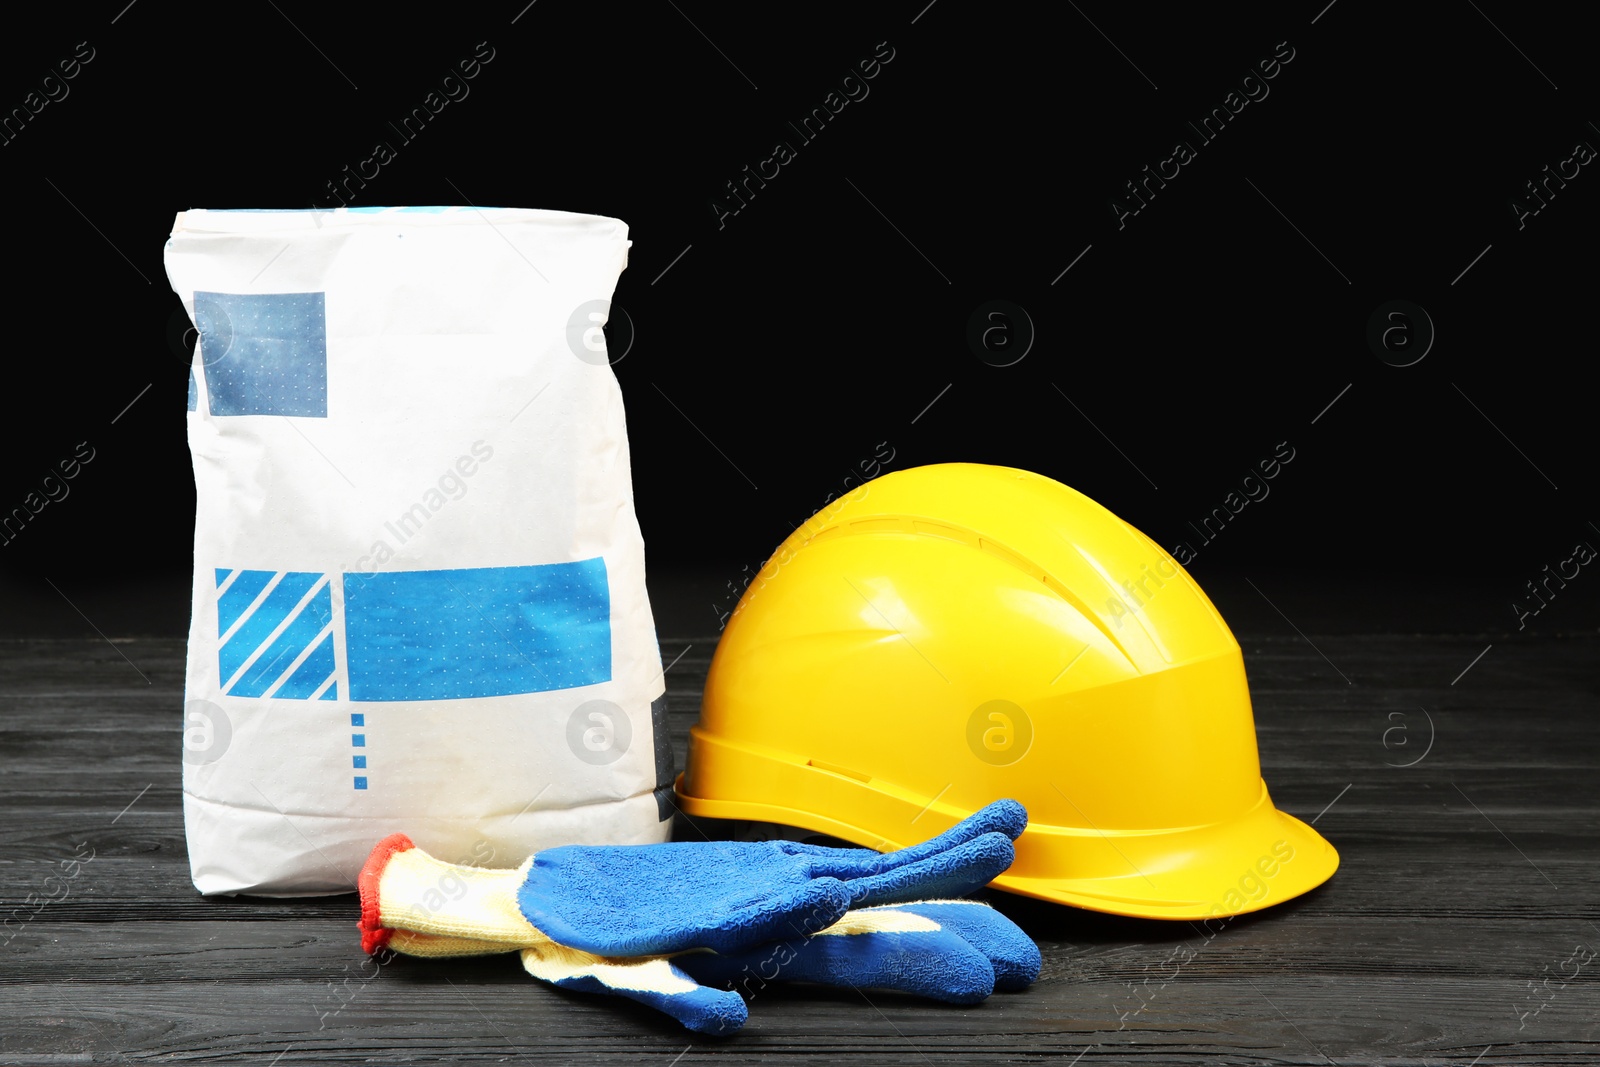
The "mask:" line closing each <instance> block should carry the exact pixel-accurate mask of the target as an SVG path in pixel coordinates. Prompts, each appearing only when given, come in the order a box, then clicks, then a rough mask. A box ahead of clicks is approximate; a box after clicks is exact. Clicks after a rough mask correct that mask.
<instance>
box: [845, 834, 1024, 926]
mask: <svg viewBox="0 0 1600 1067" xmlns="http://www.w3.org/2000/svg"><path fill="white" fill-rule="evenodd" d="M1015 858H1016V851H1015V849H1014V848H1013V847H1012V844H1011V839H1010V838H1009V837H1007V836H1006V835H1005V834H1002V833H988V834H984V835H983V836H982V837H978V838H975V839H973V840H971V841H968V842H966V843H965V844H961V845H957V846H956V847H954V848H951V849H947V850H945V851H943V852H939V853H936V854H934V855H932V856H929V857H927V858H926V859H923V860H918V861H917V862H915V863H907V864H904V865H902V866H898V867H894V868H891V869H890V870H887V871H884V872H883V873H881V874H874V875H870V876H868V877H865V878H856V879H854V880H852V881H849V882H846V883H845V884H846V885H848V886H849V887H850V893H851V900H852V905H853V906H854V907H858V908H864V907H870V906H872V905H874V904H901V903H905V902H908V901H914V900H928V899H930V898H937V897H960V896H965V895H966V894H968V893H972V892H975V891H976V890H979V889H981V888H983V887H984V886H986V885H988V884H989V882H990V881H991V880H993V879H994V878H995V877H996V876H997V875H1000V874H1002V873H1004V872H1005V870H1006V868H1007V867H1010V866H1011V861H1012V860H1013V859H1015Z"/></svg>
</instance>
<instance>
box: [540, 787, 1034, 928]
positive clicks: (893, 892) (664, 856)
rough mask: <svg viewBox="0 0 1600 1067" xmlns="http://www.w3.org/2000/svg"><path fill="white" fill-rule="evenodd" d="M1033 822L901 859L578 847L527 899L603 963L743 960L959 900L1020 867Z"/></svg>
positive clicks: (992, 812)
mask: <svg viewBox="0 0 1600 1067" xmlns="http://www.w3.org/2000/svg"><path fill="white" fill-rule="evenodd" d="M1027 821H1028V813H1027V812H1026V811H1025V810H1024V809H1023V807H1022V805H1021V804H1018V803H1017V802H1016V801H1014V800H998V801H996V802H994V803H993V804H990V805H989V806H988V807H986V808H983V809H982V810H980V811H978V812H975V813H974V814H973V815H971V816H969V817H968V818H966V819H964V820H962V821H961V822H960V823H957V824H956V825H955V826H953V827H951V828H950V829H949V830H947V831H945V832H944V833H942V834H940V835H939V836H937V837H935V838H932V839H931V840H928V841H925V842H923V843H922V844H920V845H915V846H913V847H911V848H906V849H901V850H900V851H898V852H889V853H878V852H874V851H873V850H871V849H866V848H827V847H824V846H821V845H806V844H800V843H797V842H794V841H764V842H737V841H703V842H676V843H673V844H665V845H633V846H627V845H623V846H617V845H611V846H589V845H567V846H563V847H560V848H552V849H547V850H545V851H543V852H540V853H538V854H537V855H536V856H535V857H534V859H533V863H532V866H531V867H530V868H529V870H528V872H527V876H526V878H525V880H524V881H523V882H522V884H521V886H520V887H519V889H518V890H517V904H518V907H519V908H520V909H521V912H522V915H523V917H524V918H525V919H527V921H528V922H529V923H531V924H533V926H535V927H537V928H538V929H539V930H540V931H542V932H543V933H544V934H545V935H547V936H548V937H549V938H550V939H551V940H553V941H555V942H556V943H557V944H559V945H564V946H567V947H569V948H575V949H581V950H583V951H586V952H591V953H595V954H597V955H601V956H643V955H656V954H661V953H670V952H681V951H684V950H687V949H694V948H709V949H714V950H715V951H717V952H722V953H727V952H736V951H738V950H741V949H745V948H749V947H751V946H753V945H759V944H761V943H762V942H766V941H773V940H777V939H780V938H792V937H797V936H804V935H806V934H811V933H816V932H818V931H820V930H823V929H824V928H826V927H829V926H832V925H833V924H834V923H835V922H837V921H838V920H839V919H840V918H841V917H842V916H843V915H844V914H845V912H846V911H848V910H850V909H851V908H853V907H854V908H866V907H871V906H873V905H877V904H894V903H900V902H906V901H914V900H925V899H928V898H932V897H958V896H962V895H964V894H967V893H970V892H973V891H974V890H976V889H979V888H981V887H982V886H984V885H986V884H987V883H988V882H989V881H990V880H991V879H993V878H994V877H995V876H996V875H998V874H1000V873H1002V872H1003V871H1004V870H1005V869H1006V868H1007V867H1009V866H1011V861H1012V858H1013V850H1012V845H1011V842H1012V841H1013V840H1014V839H1015V838H1016V837H1017V836H1018V835H1019V834H1021V833H1022V830H1023V827H1024V826H1026V825H1027Z"/></svg>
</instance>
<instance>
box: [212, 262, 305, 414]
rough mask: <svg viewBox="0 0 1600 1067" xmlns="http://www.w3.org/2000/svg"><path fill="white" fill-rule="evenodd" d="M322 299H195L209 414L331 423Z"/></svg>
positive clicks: (293, 295) (236, 295)
mask: <svg viewBox="0 0 1600 1067" xmlns="http://www.w3.org/2000/svg"><path fill="white" fill-rule="evenodd" d="M325 296H326V294H324V293H198V292H197V293H195V294H194V317H195V326H196V327H197V328H198V329H199V331H200V358H201V362H202V364H203V365H204V367H205V375H206V401H207V406H208V407H209V408H210V411H211V414H212V415H294V416H299V417H302V418H318V419H325V418H327V417H328V328H327V318H326V314H325V304H326V301H325Z"/></svg>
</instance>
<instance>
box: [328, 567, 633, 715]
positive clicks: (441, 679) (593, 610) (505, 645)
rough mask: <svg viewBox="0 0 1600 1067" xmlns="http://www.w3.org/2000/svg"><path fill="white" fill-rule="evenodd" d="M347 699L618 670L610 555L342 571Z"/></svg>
mask: <svg viewBox="0 0 1600 1067" xmlns="http://www.w3.org/2000/svg"><path fill="white" fill-rule="evenodd" d="M344 616H345V650H346V660H347V665H348V670H349V676H350V694H349V698H350V699H351V700H373V701H376V700H447V699H452V698H458V697H491V696H509V695H511V694H514V693H542V692H546V691H549V690H553V689H571V688H574V687H576V686H582V685H593V684H595V683H597V682H605V681H609V680H610V679H611V592H610V588H609V586H608V585H607V578H606V565H605V560H603V559H601V558H599V557H595V558H594V559H585V560H578V561H576V562H573V563H548V564H543V565H540V566H532V567H471V568H463V569H458V570H434V571H397V572H393V573H379V574H365V573H350V574H346V575H344Z"/></svg>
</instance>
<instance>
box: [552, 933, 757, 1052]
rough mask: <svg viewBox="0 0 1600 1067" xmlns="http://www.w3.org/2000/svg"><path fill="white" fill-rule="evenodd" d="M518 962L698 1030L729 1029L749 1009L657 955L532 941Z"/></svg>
mask: <svg viewBox="0 0 1600 1067" xmlns="http://www.w3.org/2000/svg"><path fill="white" fill-rule="evenodd" d="M522 966H523V968H524V969H525V970H526V971H527V972H528V973H529V974H531V975H533V976H534V977H535V978H538V979H540V980H541V981H545V982H549V983H550V984H551V985H554V986H558V987H560V988H562V989H573V990H577V991H579V992H584V993H605V994H609V995H611V996H617V997H626V998H627V999H629V1000H633V1001H637V1002H638V1003H640V1004H644V1005H646V1006H648V1007H651V1008H654V1009H656V1010H657V1011H659V1012H663V1013H665V1014H667V1015H670V1016H672V1017H673V1018H674V1019H676V1020H678V1021H679V1022H680V1023H682V1024H683V1025H684V1026H685V1027H687V1028H688V1029H690V1030H693V1031H694V1032H695V1033H700V1034H731V1033H733V1032H734V1031H735V1030H738V1029H739V1028H740V1027H741V1026H743V1025H744V1023H745V1019H746V1018H747V1017H748V1015H749V1009H747V1008H746V1007H745V1003H744V999H743V998H742V997H740V996H739V994H737V993H733V992H730V991H728V990H722V989H708V988H706V987H705V986H703V985H700V984H699V983H697V982H696V981H695V980H694V979H693V978H690V977H689V976H688V975H687V974H685V973H683V971H681V970H680V969H678V968H677V967H675V966H673V965H672V964H671V963H669V962H668V961H667V960H664V959H661V958H660V957H642V958H627V957H607V956H596V955H594V954H593V953H590V952H582V951H579V950H577V949H570V948H566V947H564V946H562V945H553V944H552V945H537V946H531V947H529V948H525V949H523V950H522Z"/></svg>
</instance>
